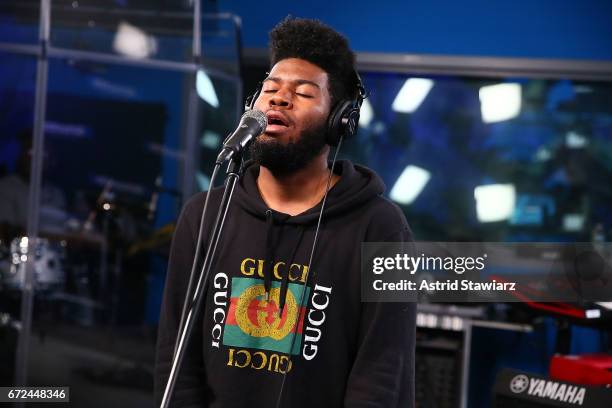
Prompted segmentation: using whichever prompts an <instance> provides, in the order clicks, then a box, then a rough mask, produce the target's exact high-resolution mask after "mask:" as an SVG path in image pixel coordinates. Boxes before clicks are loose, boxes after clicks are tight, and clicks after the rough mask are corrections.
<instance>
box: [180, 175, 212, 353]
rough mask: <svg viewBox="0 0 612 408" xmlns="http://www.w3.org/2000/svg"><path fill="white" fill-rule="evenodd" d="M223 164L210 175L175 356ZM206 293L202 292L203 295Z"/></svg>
mask: <svg viewBox="0 0 612 408" xmlns="http://www.w3.org/2000/svg"><path fill="white" fill-rule="evenodd" d="M220 167H221V164H215V167H214V169H213V172H212V175H211V176H210V183H209V185H208V191H207V192H206V199H205V200H204V208H203V209H202V216H201V217H200V226H199V227H198V238H197V240H196V250H195V255H194V256H193V263H192V264H191V272H190V274H189V283H188V284H187V291H186V292H185V301H184V302H183V310H182V312H181V320H180V322H179V327H178V331H177V333H176V341H175V343H174V352H173V353H172V356H173V358H174V357H176V351H177V348H178V345H179V341H180V336H179V334H180V333H181V332H182V331H183V326H184V325H185V319H186V318H187V310H189V309H190V308H193V304H194V303H193V302H194V299H193V296H192V294H191V292H193V285H194V282H195V277H196V269H197V266H198V259H199V258H200V249H201V247H202V239H203V236H204V221H205V219H206V212H207V211H208V202H209V199H210V192H211V190H212V189H213V187H214V185H215V179H216V178H217V174H218V173H219V168H220ZM203 295H204V293H202V296H203Z"/></svg>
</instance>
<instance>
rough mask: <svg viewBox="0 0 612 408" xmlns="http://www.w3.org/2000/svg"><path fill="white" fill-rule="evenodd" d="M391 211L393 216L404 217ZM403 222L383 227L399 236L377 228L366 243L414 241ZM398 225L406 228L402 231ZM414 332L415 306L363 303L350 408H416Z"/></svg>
mask: <svg viewBox="0 0 612 408" xmlns="http://www.w3.org/2000/svg"><path fill="white" fill-rule="evenodd" d="M393 207H395V208H394V209H395V211H394V212H395V213H397V212H400V211H399V209H398V208H397V207H396V206H395V205H393ZM387 214H388V213H387ZM387 217H388V215H387ZM387 217H386V218H387ZM399 217H400V219H401V221H402V222H401V223H400V222H398V221H399V220H397V218H395V221H396V222H395V223H390V224H388V223H387V222H382V223H380V224H388V225H387V226H388V227H390V225H392V224H394V225H395V227H394V229H395V231H396V232H394V233H392V234H391V235H388V234H384V233H383V231H386V232H388V231H393V230H394V229H391V228H380V226H379V227H377V228H376V231H372V234H371V236H370V237H368V241H371V242H408V241H412V240H413V239H412V234H411V232H410V229H409V227H408V224H407V223H406V220H405V218H404V216H403V214H401V213H400V214H399ZM377 224H378V223H377ZM398 225H401V226H402V227H401V230H399V231H398V230H397V228H398ZM385 235H386V236H385ZM415 327H416V304H415V303H391V302H389V303H387V302H372V303H362V311H361V320H360V326H359V337H358V349H357V354H356V357H355V361H354V363H353V367H352V369H351V373H350V375H349V378H348V383H347V388H346V394H345V399H344V406H345V407H346V408H413V407H414V404H415V402H414V398H415V395H414V393H415V391H414V379H415V377H414V375H415V374H414V355H415Z"/></svg>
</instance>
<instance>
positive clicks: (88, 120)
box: [29, 59, 189, 407]
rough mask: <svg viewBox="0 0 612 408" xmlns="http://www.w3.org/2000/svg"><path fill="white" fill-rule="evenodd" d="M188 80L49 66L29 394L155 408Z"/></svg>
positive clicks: (74, 64) (99, 67) (147, 72)
mask: <svg viewBox="0 0 612 408" xmlns="http://www.w3.org/2000/svg"><path fill="white" fill-rule="evenodd" d="M188 77H189V75H186V74H182V73H177V72H165V71H160V70H154V69H143V68H135V67H122V66H118V65H105V64H99V63H91V62H86V61H77V60H73V59H70V60H64V59H60V60H58V59H52V60H51V61H50V64H49V86H48V98H47V118H46V123H45V161H44V170H43V190H42V203H41V209H40V237H41V242H40V243H39V253H40V259H41V265H40V270H39V280H40V281H41V285H39V287H38V289H39V290H38V291H37V295H36V302H35V308H34V325H33V329H32V339H31V346H30V360H29V383H30V384H31V385H69V386H70V387H71V396H70V398H71V402H72V403H73V404H74V405H75V406H87V407H92V406H99V407H109V406H130V407H140V406H142V407H145V406H146V407H149V406H151V405H152V378H153V377H152V369H153V356H154V346H155V333H156V329H155V326H156V324H157V319H158V314H159V306H160V302H161V291H162V287H163V282H164V279H165V269H166V263H167V253H168V248H169V243H170V238H171V234H172V231H173V228H174V226H173V222H174V220H175V219H176V217H177V215H178V211H179V209H180V206H181V204H182V203H181V194H180V191H179V190H180V187H179V186H180V185H181V180H182V167H183V162H184V152H183V148H182V146H183V142H182V140H181V134H182V130H183V128H184V127H185V122H184V121H185V120H186V117H185V112H186V107H185V106H184V103H183V101H184V100H186V98H185V95H184V90H185V89H187V87H186V84H187V81H188ZM152 84H155V86H152ZM43 283H44V285H43ZM92 395H96V398H95V401H94V400H92V398H91V396H92Z"/></svg>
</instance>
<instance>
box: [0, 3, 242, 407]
mask: <svg viewBox="0 0 612 408" xmlns="http://www.w3.org/2000/svg"><path fill="white" fill-rule="evenodd" d="M144 13H145V14H146V12H144ZM175 14H176V13H175ZM208 17H211V18H219V19H228V20H230V21H231V22H232V23H233V26H234V29H235V33H236V38H238V39H239V38H240V32H241V20H240V18H239V17H237V16H235V15H232V14H229V13H219V14H215V15H208ZM201 19H202V12H201V0H193V37H192V61H191V62H177V61H168V60H161V59H131V58H127V57H122V56H119V55H112V54H105V53H100V52H91V51H80V50H71V49H66V48H60V47H53V46H52V45H51V44H50V31H51V0H40V15H39V23H38V25H39V38H38V43H37V44H36V45H30V44H13V43H6V42H0V51H2V52H8V53H13V54H22V55H31V56H34V57H37V59H38V60H37V71H36V85H35V86H36V90H35V101H34V124H33V125H34V130H33V151H32V163H31V179H30V186H29V199H28V223H27V236H28V242H29V244H30V245H28V254H31V253H32V251H33V250H34V245H33V243H34V242H35V239H36V237H37V235H38V232H39V216H40V214H39V213H40V193H41V183H42V164H43V146H44V136H45V135H44V122H45V113H46V99H47V83H48V66H49V65H48V64H49V58H75V59H82V60H87V61H93V62H101V63H106V64H117V65H122V66H135V67H142V68H152V69H160V70H166V71H179V72H185V73H189V74H191V79H193V80H195V75H196V73H197V72H198V71H199V70H202V71H204V72H205V73H206V74H208V75H209V76H212V77H216V78H219V79H222V80H225V81H230V82H234V83H235V84H236V89H237V92H236V94H237V95H236V101H235V103H236V108H237V110H238V112H237V116H238V117H239V116H240V114H241V113H242V105H243V97H242V79H241V77H240V76H239V73H240V64H241V62H242V59H241V53H242V50H241V46H242V44H241V41H240V40H238V41H237V44H236V46H237V51H238V52H237V54H238V58H239V61H238V75H232V74H228V73H226V72H223V71H221V70H219V69H215V68H212V67H205V66H203V63H202V27H201ZM197 107H198V96H197V93H196V91H195V87H193V86H191V87H190V91H189V94H188V95H187V118H186V121H187V126H186V127H185V130H184V132H185V137H184V143H185V146H186V151H188V152H191V151H193V149H194V147H195V146H196V132H197ZM194 165H195V162H194V157H193V155H189V154H186V155H185V159H184V161H183V182H182V187H183V198H185V197H189V196H190V195H191V194H192V193H193V183H192V180H193V174H194ZM33 260H34V258H33V257H32V256H28V259H27V261H26V273H25V284H24V289H23V292H22V300H21V330H20V332H19V340H18V345H17V358H16V361H15V373H16V374H15V385H16V386H26V385H27V375H28V359H29V353H28V348H29V343H30V337H31V324H32V311H33V300H34V290H35V289H34V263H33ZM17 405H18V406H23V403H18V404H17Z"/></svg>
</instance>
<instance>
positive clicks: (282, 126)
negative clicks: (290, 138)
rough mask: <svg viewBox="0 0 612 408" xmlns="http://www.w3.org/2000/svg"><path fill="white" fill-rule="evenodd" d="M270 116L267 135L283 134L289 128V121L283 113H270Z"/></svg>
mask: <svg viewBox="0 0 612 408" xmlns="http://www.w3.org/2000/svg"><path fill="white" fill-rule="evenodd" d="M267 116H268V126H267V127H266V133H281V132H284V131H285V130H286V129H287V128H288V127H289V121H288V120H287V118H285V116H284V115H283V114H282V113H279V112H274V111H270V112H268V114H267Z"/></svg>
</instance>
